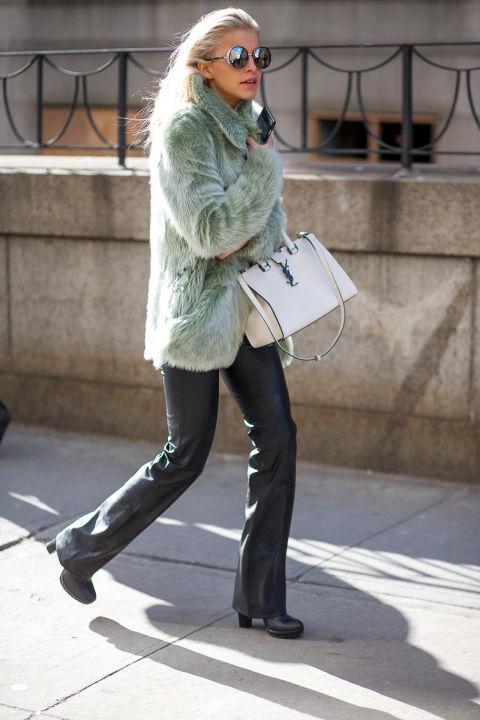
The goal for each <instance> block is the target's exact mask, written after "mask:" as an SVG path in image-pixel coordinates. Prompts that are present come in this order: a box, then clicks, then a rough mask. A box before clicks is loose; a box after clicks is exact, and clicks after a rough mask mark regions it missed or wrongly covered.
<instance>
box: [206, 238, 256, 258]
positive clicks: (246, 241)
mask: <svg viewBox="0 0 480 720" xmlns="http://www.w3.org/2000/svg"><path fill="white" fill-rule="evenodd" d="M248 242H250V239H248V240H245V242H243V243H242V244H241V245H239V246H238V247H237V248H235V250H230V252H224V253H220V255H215V257H216V258H217V260H224V259H225V258H226V257H228V256H229V255H232V253H234V252H237V250H240V249H241V248H242V247H244V246H245V245H246V244H247V243H248Z"/></svg>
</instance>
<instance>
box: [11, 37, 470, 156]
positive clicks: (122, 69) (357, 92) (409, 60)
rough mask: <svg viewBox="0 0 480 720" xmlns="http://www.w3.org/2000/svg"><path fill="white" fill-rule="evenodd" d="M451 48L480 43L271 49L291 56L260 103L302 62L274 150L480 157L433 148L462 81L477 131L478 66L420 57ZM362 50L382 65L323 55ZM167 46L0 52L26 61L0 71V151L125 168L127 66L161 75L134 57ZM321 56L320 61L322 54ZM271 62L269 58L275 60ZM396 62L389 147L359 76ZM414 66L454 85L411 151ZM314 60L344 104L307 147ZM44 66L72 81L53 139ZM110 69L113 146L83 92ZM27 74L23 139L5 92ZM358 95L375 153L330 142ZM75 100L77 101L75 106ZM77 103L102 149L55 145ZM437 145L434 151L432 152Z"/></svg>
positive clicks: (165, 54)
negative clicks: (290, 135)
mask: <svg viewBox="0 0 480 720" xmlns="http://www.w3.org/2000/svg"><path fill="white" fill-rule="evenodd" d="M445 47H455V48H463V49H465V48H466V47H471V48H480V43H479V42H477V43H473V42H472V43H466V42H464V43H419V44H388V43H385V44H373V43H371V44H370V43H368V44H350V45H312V46H303V45H302V46H274V47H272V48H271V49H272V50H273V51H275V50H281V51H291V53H292V54H291V57H290V58H288V59H287V60H286V61H285V62H282V63H281V64H279V65H278V66H276V67H275V65H274V64H273V66H270V68H269V69H268V70H265V71H264V72H263V75H262V81H261V86H260V92H261V98H262V101H263V103H264V104H265V105H267V104H268V101H267V85H268V83H269V79H268V78H269V76H270V75H271V74H272V73H278V72H280V71H282V70H284V69H285V68H287V67H289V66H291V65H292V64H293V63H294V62H295V61H297V60H299V61H300V64H301V66H300V73H301V84H300V107H299V110H300V144H298V145H294V144H292V143H290V142H288V141H287V140H286V139H285V138H284V137H283V136H282V135H281V134H280V133H279V128H278V124H277V127H276V129H275V137H276V139H277V146H278V147H279V150H280V152H284V153H322V154H324V155H327V156H332V157H333V156H354V157H355V156H360V157H361V156H363V155H365V154H366V153H367V152H368V153H376V154H380V155H381V156H382V157H391V158H392V159H394V160H395V159H396V158H398V157H399V158H400V162H401V165H402V167H404V168H410V167H411V164H412V158H413V157H414V156H415V157H421V156H425V158H428V157H431V156H433V155H456V156H469V155H470V156H479V157H480V152H477V151H473V150H455V149H453V150H438V149H436V148H435V146H436V144H437V143H438V141H439V140H440V139H441V138H443V136H444V135H445V133H446V132H447V130H448V128H449V127H450V125H451V122H452V119H453V117H454V115H455V111H456V109H457V106H458V99H459V93H460V89H461V85H462V77H463V79H464V83H465V90H466V97H467V106H468V109H469V111H470V113H471V116H472V119H473V122H474V126H476V127H477V128H478V129H479V130H480V114H479V113H480V111H479V110H478V108H477V104H476V102H475V99H474V92H473V87H472V76H473V74H474V73H476V72H478V71H480V65H475V64H472V66H471V67H458V68H456V67H451V66H449V65H446V64H444V63H440V62H436V61H434V60H432V59H431V58H429V57H427V55H426V54H425V53H427V52H428V49H431V48H445ZM359 48H362V49H363V50H366V51H369V50H375V51H378V50H379V49H385V50H386V51H387V52H388V57H386V58H385V59H384V60H381V61H380V62H373V63H371V64H365V65H364V66H363V67H361V68H359V69H349V68H344V67H340V66H339V65H337V64H334V63H332V62H331V61H330V60H328V59H326V58H325V55H326V54H328V51H331V50H344V51H345V52H348V51H353V50H357V49H359ZM171 52H172V48H122V49H106V50H69V51H63V50H56V51H39V52H29V51H22V52H1V53H0V60H1V59H2V58H19V59H23V58H26V59H27V61H26V62H25V63H24V64H23V65H22V66H21V67H20V68H18V69H17V70H14V71H12V72H9V73H6V74H3V75H2V74H0V80H1V86H2V101H1V102H0V107H1V104H3V108H4V110H5V115H6V118H7V121H8V125H9V127H10V128H11V130H12V132H13V134H14V136H15V138H16V140H17V141H18V143H19V144H13V143H9V144H0V148H8V149H9V150H11V149H17V150H18V149H19V148H26V149H29V150H42V149H45V150H47V149H49V148H52V147H56V148H58V149H62V150H70V149H74V148H75V149H82V150H85V151H87V150H109V151H112V150H113V151H115V152H116V153H117V155H118V161H119V164H120V165H124V164H125V157H126V153H127V152H128V150H130V149H135V148H139V147H140V146H141V145H142V140H137V141H136V142H134V143H131V144H127V138H126V130H127V111H128V105H129V95H128V69H129V66H131V65H133V66H135V67H136V68H137V69H138V70H140V71H141V72H142V73H144V74H145V75H147V76H151V77H159V76H161V75H162V71H161V70H159V69H155V68H152V67H149V66H147V65H145V64H144V63H142V62H141V61H140V60H139V59H138V57H137V56H141V55H142V54H145V53H153V54H155V55H157V56H160V58H161V59H162V60H166V59H167V58H168V56H169V55H170V53H171ZM95 54H96V55H102V56H110V57H108V60H107V61H106V62H103V63H102V64H101V65H100V66H99V67H97V68H95V69H93V70H88V71H79V70H70V69H68V68H66V67H63V66H62V65H61V64H59V62H58V58H59V57H60V56H67V57H68V56H80V55H95ZM322 54H323V57H322ZM273 57H274V58H275V55H274V56H273ZM397 58H400V60H401V75H402V83H401V88H399V99H398V107H399V114H400V115H401V140H400V142H399V143H398V144H397V145H395V144H392V143H391V142H387V141H386V140H385V139H382V138H381V137H379V136H378V135H377V134H376V133H375V132H374V130H373V129H372V127H371V125H370V123H369V116H368V112H367V109H366V106H365V100H364V91H363V79H364V77H365V76H366V75H367V74H369V73H373V72H375V71H376V70H379V69H381V68H383V67H385V66H387V65H393V63H395V61H396V59H397ZM414 59H415V62H416V63H424V64H427V65H430V66H431V67H434V68H436V69H437V70H442V71H445V72H449V73H453V74H454V76H455V87H454V91H453V98H452V101H451V103H450V105H449V109H448V112H447V114H446V117H445V119H444V122H443V126H442V127H441V129H440V130H439V131H438V133H437V135H436V137H435V138H433V139H430V140H429V142H427V143H424V144H422V145H421V146H419V147H414V146H413V129H414V122H413V90H412V88H413V64H414V63H413V61H414ZM312 63H313V64H314V66H321V67H323V68H325V69H327V70H329V71H331V72H335V73H339V74H340V75H345V76H346V87H345V95H344V98H343V101H342V102H341V110H340V112H339V115H338V117H337V118H336V121H335V124H334V127H333V128H332V129H331V130H330V132H328V134H327V136H326V137H324V138H323V139H322V141H321V142H320V143H319V144H317V145H315V146H311V145H309V144H308V119H309V93H308V82H309V75H310V74H311V70H312ZM45 66H48V67H49V68H50V69H51V70H53V71H54V72H55V73H58V74H60V75H63V76H66V77H70V78H71V80H72V94H71V101H70V106H69V109H68V111H67V113H66V118H65V121H64V124H63V126H62V127H61V129H60V130H59V131H58V132H57V133H56V134H55V135H54V137H51V138H48V139H44V137H43V135H44V127H43V114H44V108H45V106H46V102H45V88H44V69H45ZM112 66H113V67H115V68H116V71H117V100H116V110H117V138H116V141H112V140H109V139H108V138H106V137H105V136H104V134H103V133H102V132H101V130H100V129H99V127H98V125H97V123H96V121H95V117H94V111H93V109H92V103H91V101H90V98H89V92H88V80H89V78H90V77H92V76H94V75H99V74H101V73H102V72H104V71H106V70H107V69H109V68H111V67H112ZM29 71H33V72H35V73H36V98H35V112H36V116H35V117H36V123H35V137H34V138H28V137H25V136H24V135H23V134H22V132H21V131H20V130H19V127H18V123H17V121H16V118H15V117H14V114H15V113H14V109H13V106H12V102H11V100H10V97H9V87H10V86H11V84H12V82H13V81H14V80H15V79H16V78H18V77H19V76H21V75H25V74H27V73H28V72H29ZM354 96H356V102H357V105H358V108H359V110H360V116H361V122H362V125H363V127H364V129H365V132H366V134H368V135H369V136H370V137H371V138H372V139H373V140H374V141H375V143H376V145H377V147H376V148H371V147H370V148H366V147H363V148H359V147H348V148H340V147H333V146H332V143H333V142H334V141H335V140H336V139H338V136H339V133H340V130H341V128H342V126H343V125H344V123H345V121H346V116H347V112H348V111H349V108H350V106H351V104H352V102H353V98H354ZM80 98H81V101H80ZM80 102H81V104H82V106H83V108H84V109H85V112H86V115H87V118H88V122H89V124H90V127H91V128H92V130H93V132H94V133H95V135H96V137H98V139H99V141H100V143H101V145H96V146H87V145H83V146H78V145H77V146H71V145H61V144H60V140H61V139H62V138H63V136H64V135H65V133H66V131H67V129H68V128H69V126H70V124H71V121H72V118H73V116H74V114H75V112H76V110H77V109H78V108H79V107H80ZM434 148H435V149H434Z"/></svg>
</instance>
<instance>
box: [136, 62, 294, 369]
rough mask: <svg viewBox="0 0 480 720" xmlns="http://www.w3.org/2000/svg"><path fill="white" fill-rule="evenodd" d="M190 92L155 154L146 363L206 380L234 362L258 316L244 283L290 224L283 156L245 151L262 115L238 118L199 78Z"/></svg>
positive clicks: (255, 109)
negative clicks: (242, 274)
mask: <svg viewBox="0 0 480 720" xmlns="http://www.w3.org/2000/svg"><path fill="white" fill-rule="evenodd" d="M190 82H191V85H190V89H191V100H190V102H188V103H186V104H185V105H183V106H182V107H181V108H179V109H177V110H176V111H175V112H173V113H172V114H171V115H170V116H169V117H168V118H167V119H166V120H165V121H164V122H163V123H162V125H161V128H160V130H159V131H158V136H157V137H155V138H154V141H153V144H152V149H151V154H150V185H151V226H150V249H151V268H150V281H149V289H148V305H147V320H146V335H145V358H146V359H147V360H151V361H152V362H153V364H154V366H155V367H156V368H159V367H160V365H162V364H163V363H168V364H170V365H173V366H175V367H179V368H185V369H187V370H198V371H204V370H212V369H214V368H222V367H228V366H229V365H231V364H232V363H233V361H234V360H235V357H236V355H237V352H238V349H239V347H240V344H241V342H242V338H243V335H244V329H245V323H246V320H247V316H248V313H249V312H250V309H251V308H250V304H249V301H248V299H247V298H246V296H245V295H244V293H243V291H242V289H241V288H240V285H239V284H238V281H237V273H238V271H239V270H241V269H243V268H245V267H247V266H248V265H250V264H252V263H254V262H258V261H261V260H264V259H266V258H267V257H268V256H269V255H271V253H272V252H273V251H274V250H276V249H277V248H278V247H279V245H281V244H282V237H281V230H282V229H283V228H284V227H285V216H284V213H283V211H282V209H281V198H280V191H281V188H282V162H281V158H280V155H279V154H278V152H277V151H276V150H274V149H271V148H264V149H262V150H251V149H248V146H247V144H246V140H247V135H251V136H252V137H254V138H258V132H257V128H256V124H255V118H256V117H257V115H258V113H259V111H260V107H259V106H258V105H257V104H256V103H252V102H251V101H241V102H240V103H239V105H237V107H236V108H235V109H232V108H231V107H230V106H229V105H227V103H225V102H224V101H223V100H222V99H221V98H220V97H219V96H218V95H217V94H216V93H214V92H213V91H212V90H210V88H208V86H206V85H205V84H204V81H203V78H202V76H201V75H194V76H193V77H192V79H191V81H190ZM246 240H249V242H248V243H247V245H246V246H245V247H243V248H242V249H241V250H238V251H237V252H234V253H233V254H231V255H229V256H228V257H227V258H225V259H224V260H217V259H216V257H215V256H216V255H219V254H220V253H222V252H228V251H230V250H234V249H235V248H236V247H238V246H239V245H240V244H241V243H242V242H244V241H246ZM286 347H287V346H286ZM280 352H281V351H280ZM281 355H282V361H283V362H284V364H287V362H288V360H287V358H288V356H287V355H285V354H284V353H282V352H281Z"/></svg>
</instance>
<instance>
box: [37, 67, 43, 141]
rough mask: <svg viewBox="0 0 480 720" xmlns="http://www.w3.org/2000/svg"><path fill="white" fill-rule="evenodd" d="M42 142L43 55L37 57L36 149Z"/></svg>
mask: <svg viewBox="0 0 480 720" xmlns="http://www.w3.org/2000/svg"><path fill="white" fill-rule="evenodd" d="M42 141H43V55H37V131H36V142H37V145H38V147H41V146H42Z"/></svg>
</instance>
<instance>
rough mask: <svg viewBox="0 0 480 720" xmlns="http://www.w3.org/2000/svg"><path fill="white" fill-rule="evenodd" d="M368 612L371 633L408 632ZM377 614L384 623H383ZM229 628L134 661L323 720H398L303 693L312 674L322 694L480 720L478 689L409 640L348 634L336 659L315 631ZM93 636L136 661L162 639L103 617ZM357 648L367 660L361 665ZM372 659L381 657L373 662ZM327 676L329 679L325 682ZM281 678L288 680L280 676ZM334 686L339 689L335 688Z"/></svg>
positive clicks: (389, 613) (447, 719)
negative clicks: (365, 693)
mask: <svg viewBox="0 0 480 720" xmlns="http://www.w3.org/2000/svg"><path fill="white" fill-rule="evenodd" d="M363 605H368V606H369V610H368V612H369V614H370V617H369V618H367V617H365V618H364V620H365V626H366V628H368V627H371V626H372V624H373V625H374V624H375V622H378V623H379V624H380V625H384V623H385V622H388V621H390V622H392V623H396V629H397V631H398V632H399V634H403V633H404V632H406V629H407V624H406V622H405V619H404V618H403V617H402V616H401V614H400V613H398V612H397V611H395V610H394V609H392V608H391V607H388V606H386V605H382V603H379V602H376V601H375V602H370V603H364V604H363ZM164 611H168V608H165V607H164V606H153V607H152V608H150V610H149V612H148V615H149V616H150V618H151V619H152V618H156V619H152V624H153V625H156V626H157V627H159V628H161V627H162V622H161V619H160V618H161V616H162V615H163V614H164ZM167 614H168V613H167ZM380 614H381V615H383V618H379V615H380ZM192 621H193V618H192ZM225 622H226V621H225ZM225 622H223V623H222V624H220V625H216V624H213V625H212V626H210V627H209V628H208V629H203V630H201V631H197V632H195V633H193V634H192V635H190V636H189V637H188V639H187V644H188V645H190V646H192V645H193V647H194V648H195V649H192V647H188V648H186V647H181V646H179V645H178V644H175V643H173V644H171V645H168V646H166V647H164V648H162V649H159V650H154V651H151V652H150V653H147V654H146V655H143V654H142V653H138V652H137V653H136V654H138V655H139V657H144V658H145V659H147V660H152V661H154V662H157V663H160V664H161V665H164V666H167V667H169V668H171V669H174V670H177V671H179V672H181V673H188V674H190V675H193V676H197V677H200V678H203V679H206V680H208V681H210V682H213V683H216V684H220V685H225V686H227V687H231V688H233V689H235V690H239V691H241V692H244V693H245V692H247V693H250V694H251V695H254V696H255V697H258V698H262V699H264V700H268V701H270V702H273V703H275V704H278V705H281V706H283V707H287V708H289V709H291V710H295V711H297V712H303V713H306V714H308V715H312V716H314V717H318V718H322V720H323V718H325V717H338V718H340V717H345V718H347V717H352V718H353V717H354V718H355V720H394V718H396V717H397V715H391V714H390V713H388V712H384V711H380V710H375V709H372V708H371V707H368V706H362V704H361V703H359V702H358V700H357V701H356V702H354V703H350V702H348V693H349V692H354V693H355V688H354V689H353V690H352V688H349V687H348V686H347V685H346V686H345V689H344V697H339V696H338V695H339V692H338V690H333V691H332V694H330V693H328V694H327V693H324V692H322V691H321V690H315V689H313V688H312V687H307V686H306V685H309V684H310V685H311V684H312V677H311V676H312V670H313V676H314V677H315V671H319V673H318V674H319V675H320V674H321V675H322V677H321V678H320V677H319V679H318V686H319V687H321V686H322V685H327V686H329V685H330V683H329V682H328V680H331V679H333V680H334V681H335V680H336V679H340V680H343V681H347V682H348V683H352V684H353V685H355V686H357V687H358V686H360V687H364V688H367V689H369V690H373V691H374V692H376V693H379V694H380V695H382V696H385V697H388V698H392V699H395V700H398V701H400V702H401V703H404V704H405V705H408V706H410V708H411V707H416V708H421V709H422V710H425V711H427V712H430V713H434V714H435V715H437V716H438V717H439V718H443V719H444V720H459V718H462V720H463V719H464V718H472V720H473V718H476V717H478V705H476V704H474V703H470V702H469V699H471V698H473V697H476V695H477V693H476V690H475V688H474V687H473V686H472V685H471V684H470V683H469V682H467V681H465V680H462V679H461V678H459V677H457V676H456V675H454V674H452V673H449V672H446V671H444V670H442V669H441V668H440V667H439V666H438V664H437V663H436V662H435V660H434V659H433V658H432V657H431V656H430V655H428V654H427V653H425V652H423V651H422V650H419V649H418V648H415V647H413V646H411V645H409V644H408V643H407V642H406V641H405V640H403V641H402V640H401V639H400V637H399V638H398V639H397V640H395V641H393V642H390V643H388V644H385V643H384V642H382V641H381V639H379V638H377V639H374V638H372V639H370V638H369V635H370V633H369V631H368V630H366V631H365V632H364V633H360V634H358V636H357V637H352V634H351V632H349V633H348V634H349V635H350V637H348V638H347V639H345V640H344V641H343V642H344V643H345V644H344V645H343V646H342V650H343V652H342V655H341V657H339V653H338V652H335V648H334V646H333V649H332V642H333V643H338V642H342V639H341V638H339V637H335V638H334V639H333V641H332V639H331V638H330V640H329V638H326V637H325V636H322V631H321V629H318V628H315V627H312V626H311V625H310V626H309V628H307V632H306V634H305V636H304V637H303V638H302V639H299V640H296V641H290V642H286V641H278V640H273V639H270V638H266V637H265V631H264V630H263V627H262V625H261V624H260V625H258V626H257V627H254V628H252V629H250V630H248V631H244V630H240V629H235V630H232V628H231V627H225ZM322 626H323V628H324V629H325V630H326V629H327V627H329V619H328V617H325V616H324V617H323V620H322ZM90 628H91V630H92V631H93V632H95V633H97V634H99V635H102V636H103V637H105V638H106V639H107V641H108V642H109V643H112V644H113V645H114V646H115V647H117V648H118V649H119V650H121V651H125V652H129V653H132V652H134V653H135V650H134V648H138V647H144V648H145V647H148V646H149V647H152V646H155V643H158V638H156V637H154V636H153V637H152V636H148V635H144V634H142V633H138V632H136V631H133V630H129V629H128V628H126V627H124V626H123V625H121V624H119V623H118V622H116V621H115V620H112V619H109V618H105V617H98V618H95V619H94V620H93V621H92V622H91V623H90ZM199 632H200V633H201V636H199V638H198V641H196V640H195V636H196V635H198V633H199ZM206 632H207V639H206V640H205V639H204V635H205V633H206ZM255 635H256V636H257V638H255ZM252 636H253V641H252ZM181 642H182V641H181ZM360 646H361V648H362V650H361V652H362V654H363V655H364V657H365V660H362V658H361V657H358V651H359V647H360ZM212 647H213V649H212ZM231 648H234V652H233V661H229V660H225V659H221V658H220V657H219V656H221V655H222V654H224V655H226V656H227V657H228V655H229V653H230V651H231ZM252 648H254V649H252ZM350 649H351V650H352V652H354V653H356V655H355V656H349V650H350ZM230 654H231V653H230ZM372 654H375V655H376V658H377V661H376V662H372ZM239 657H240V658H241V661H240V662H239V661H238V658H239ZM256 661H266V665H265V672H262V669H261V666H262V663H261V662H260V663H257V664H259V665H260V671H257V670H253V669H250V668H249V666H252V665H253V666H255V663H256ZM272 663H275V665H277V666H278V665H281V663H287V664H288V668H287V673H288V674H289V675H290V676H291V677H293V680H286V679H284V678H281V677H274V676H272V669H271V668H272ZM296 663H298V666H299V671H300V672H302V668H303V667H304V666H308V670H307V676H308V677H306V678H305V685H302V684H299V683H298V682H296V681H295V672H292V670H291V667H292V664H296ZM273 672H274V671H273ZM325 673H327V675H328V676H330V677H329V678H327V680H326V679H325ZM279 674H284V675H285V674H286V673H285V671H284V670H282V669H281V668H280V671H279ZM335 684H336V683H335V682H334V686H335ZM329 689H330V688H329ZM432 691H433V692H432ZM429 692H430V693H431V694H430V696H429V697H428V700H427V699H426V696H428V695H429ZM335 695H337V696H336V697H335Z"/></svg>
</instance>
